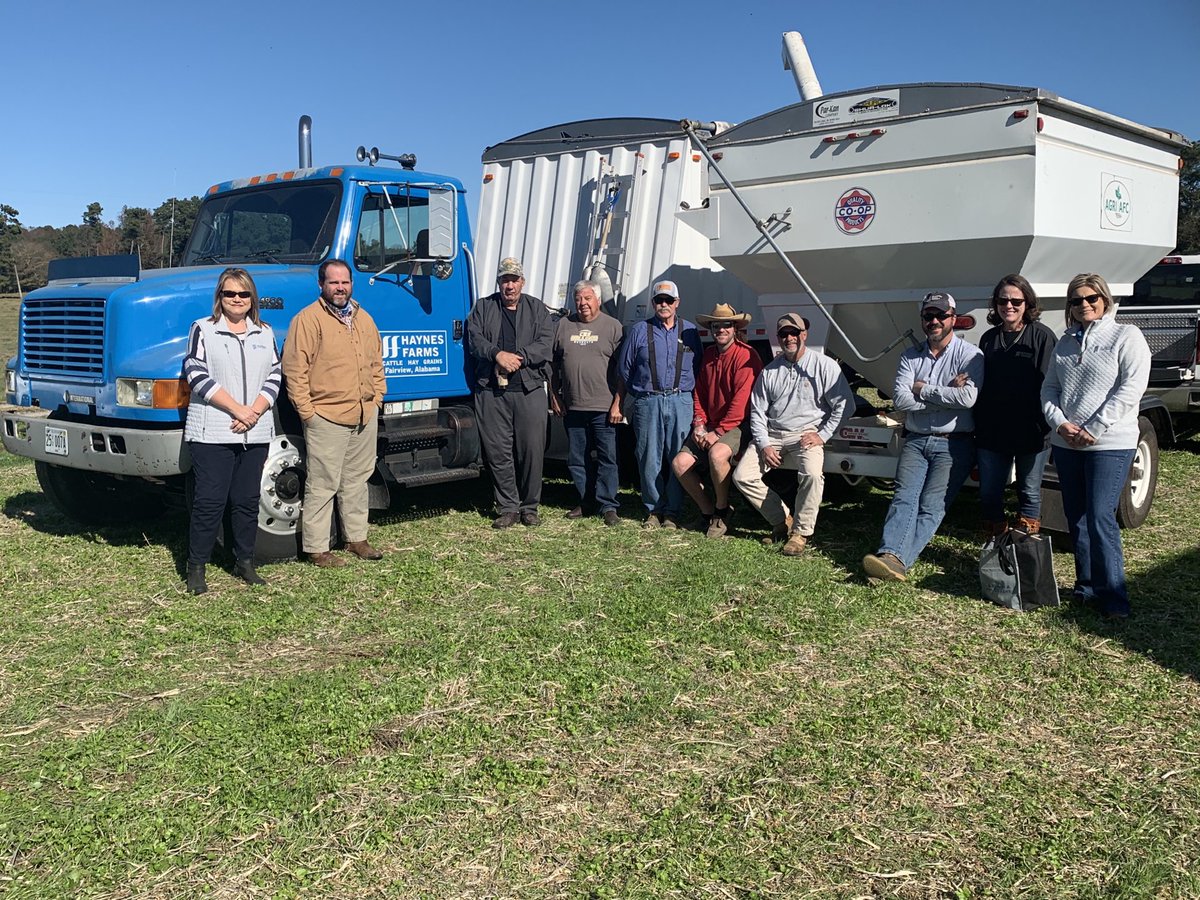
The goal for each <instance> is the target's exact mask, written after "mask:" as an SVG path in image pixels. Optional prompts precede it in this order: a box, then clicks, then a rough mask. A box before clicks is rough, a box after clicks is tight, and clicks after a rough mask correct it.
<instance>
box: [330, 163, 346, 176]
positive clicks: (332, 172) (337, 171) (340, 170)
mask: <svg viewBox="0 0 1200 900" xmlns="http://www.w3.org/2000/svg"><path fill="white" fill-rule="evenodd" d="M344 171H346V170H345V169H343V168H342V167H341V166H334V167H333V168H332V169H330V170H329V174H330V175H331V176H333V177H334V178H339V177H341V174H342V173H343V172H344Z"/></svg>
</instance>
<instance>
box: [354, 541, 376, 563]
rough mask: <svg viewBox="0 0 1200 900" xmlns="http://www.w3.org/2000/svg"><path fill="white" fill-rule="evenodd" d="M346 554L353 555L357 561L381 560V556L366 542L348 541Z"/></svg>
mask: <svg viewBox="0 0 1200 900" xmlns="http://www.w3.org/2000/svg"><path fill="white" fill-rule="evenodd" d="M346 552H348V553H353V554H354V555H355V556H357V557H358V558H359V559H383V554H382V553H380V552H379V551H378V550H376V549H375V548H374V547H372V546H371V545H370V544H368V543H367V542H366V541H348V542H347V543H346Z"/></svg>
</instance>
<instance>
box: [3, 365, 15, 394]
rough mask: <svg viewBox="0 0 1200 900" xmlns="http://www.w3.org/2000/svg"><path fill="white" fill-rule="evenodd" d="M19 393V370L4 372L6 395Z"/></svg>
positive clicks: (6, 370)
mask: <svg viewBox="0 0 1200 900" xmlns="http://www.w3.org/2000/svg"><path fill="white" fill-rule="evenodd" d="M16 392H17V370H16V369H8V368H6V369H5V370H4V393H6V394H15V393H16Z"/></svg>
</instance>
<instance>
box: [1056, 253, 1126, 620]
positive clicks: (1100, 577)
mask: <svg viewBox="0 0 1200 900" xmlns="http://www.w3.org/2000/svg"><path fill="white" fill-rule="evenodd" d="M1115 306H1116V305H1115V304H1114V303H1113V298H1112V292H1111V291H1110V290H1109V288H1108V282H1106V281H1105V280H1104V279H1103V278H1102V277H1100V276H1099V275H1092V274H1084V275H1076V276H1075V277H1074V278H1073V279H1071V283H1070V284H1069V285H1067V309H1066V314H1067V330H1066V332H1065V333H1064V334H1063V336H1062V337H1061V338H1060V339H1059V341H1058V344H1057V345H1056V346H1055V348H1054V357H1053V360H1052V361H1051V363H1050V370H1049V371H1048V372H1047V373H1046V380H1045V381H1044V382H1043V383H1042V411H1043V412H1044V413H1045V416H1046V422H1047V424H1049V426H1050V428H1051V429H1052V433H1051V437H1050V444H1051V447H1052V451H1051V452H1052V453H1053V455H1054V468H1055V469H1056V470H1057V471H1058V481H1059V485H1060V487H1061V489H1062V502H1063V512H1064V513H1065V514H1066V518H1067V527H1068V528H1069V529H1070V532H1071V540H1072V541H1073V542H1074V544H1075V595H1076V597H1077V598H1078V599H1080V600H1082V601H1083V602H1085V603H1089V604H1094V605H1095V606H1096V607H1097V608H1098V609H1099V611H1100V612H1102V613H1103V614H1104V615H1106V616H1110V617H1114V618H1121V619H1123V618H1126V617H1128V615H1129V594H1128V592H1127V591H1126V588H1125V557H1124V555H1123V553H1122V550H1121V531H1120V527H1119V526H1118V525H1117V514H1116V509H1117V500H1118V499H1119V497H1120V494H1121V490H1122V488H1124V486H1125V481H1126V479H1127V478H1128V477H1129V466H1130V463H1131V462H1132V461H1133V451H1134V448H1136V447H1137V440H1138V409H1139V406H1140V403H1141V398H1142V394H1144V393H1145V391H1146V384H1147V382H1148V381H1149V379H1150V348H1149V347H1148V346H1147V344H1146V339H1145V338H1144V337H1143V336H1142V333H1141V331H1139V330H1138V329H1137V328H1135V327H1134V326H1132V325H1118V324H1117V322H1116V319H1115V318H1114V317H1113V315H1114V311H1115Z"/></svg>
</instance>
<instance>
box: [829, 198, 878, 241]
mask: <svg viewBox="0 0 1200 900" xmlns="http://www.w3.org/2000/svg"><path fill="white" fill-rule="evenodd" d="M874 218H875V198H874V197H873V196H872V195H871V192H870V191H868V190H866V189H864V188H860V187H854V188H850V190H848V191H846V193H844V194H842V196H840V197H838V201H837V205H836V206H835V207H834V209H833V220H834V221H835V222H837V227H838V228H840V229H841V230H842V231H843V232H844V233H845V234H858V233H859V232H861V231H866V230H867V226H868V225H870V224H871V220H872V219H874Z"/></svg>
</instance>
